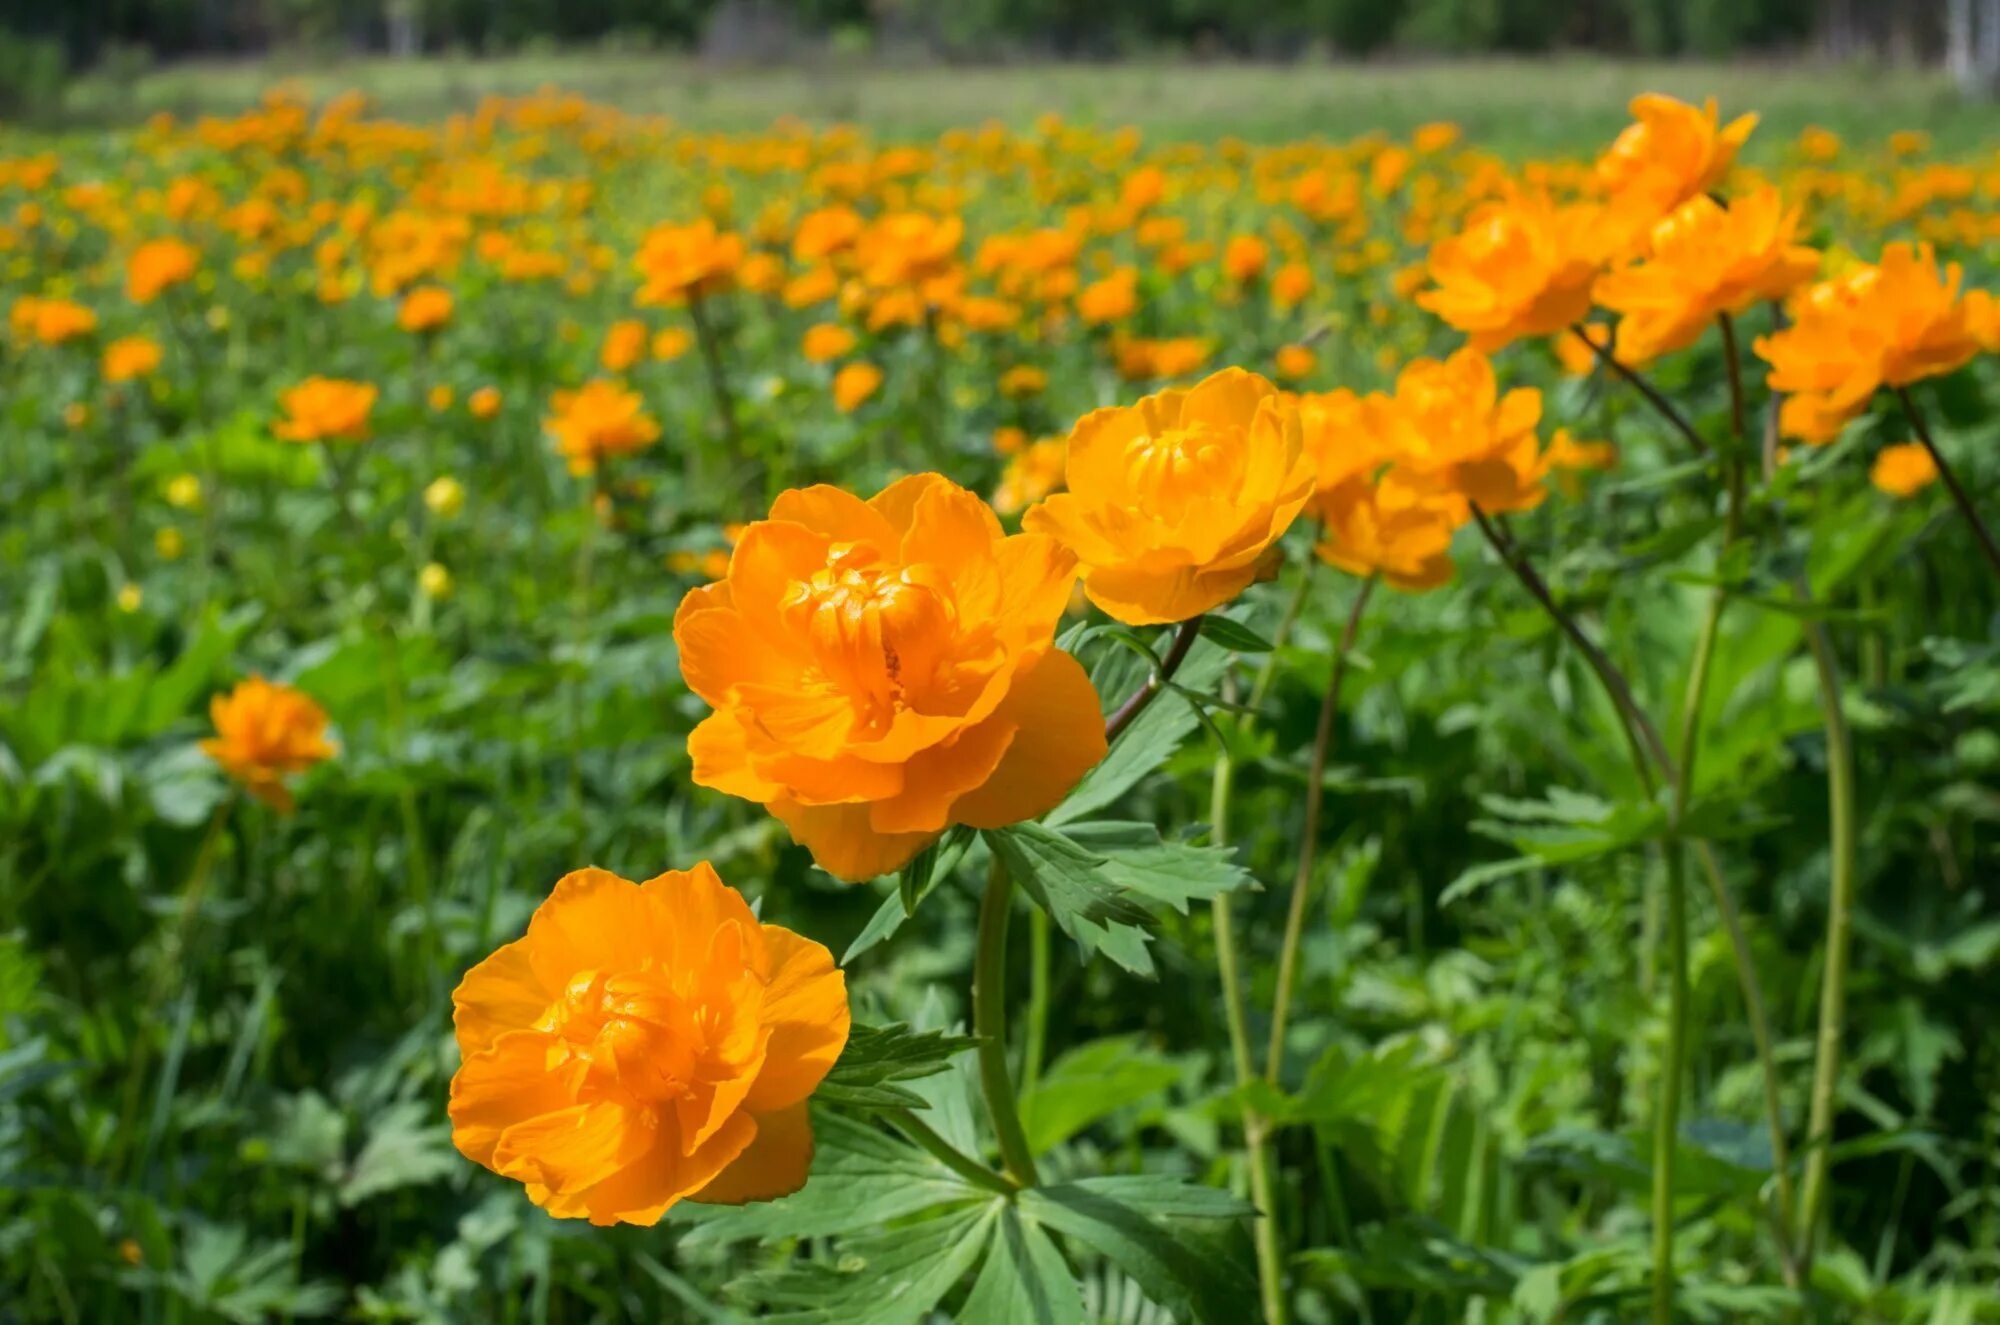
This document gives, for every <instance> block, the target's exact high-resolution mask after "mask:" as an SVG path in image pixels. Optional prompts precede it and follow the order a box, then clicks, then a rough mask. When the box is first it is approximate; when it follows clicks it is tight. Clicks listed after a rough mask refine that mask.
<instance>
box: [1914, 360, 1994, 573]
mask: <svg viewBox="0 0 2000 1325" xmlns="http://www.w3.org/2000/svg"><path fill="white" fill-rule="evenodd" d="M1896 399H1898V400H1900V401H1901V402H1902V403H1903V413H1904V415H1905V416H1907V417H1908V418H1909V420H1910V427H1911V429H1912V430H1913V431H1915V433H1916V434H1917V440H1918V441H1919V442H1922V443H1923V446H1924V450H1926V451H1928V452H1929V453H1930V457H1931V463H1932V464H1934V465H1936V466H1937V472H1938V477H1939V478H1941V479H1943V480H1944V486H1945V489H1946V491H1948V492H1950V493H1951V499H1952V501H1953V502H1954V503H1955V504H1956V505H1957V506H1958V513H1959V514H1960V515H1963V516H1964V517H1965V522H1966V523H1967V524H1969V525H1971V526H1972V533H1973V536H1974V537H1975V538H1977V539H1978V540H1979V550H1980V551H1981V552H1984V553H1985V554H1986V559H1987V560H1988V561H1990V562H1992V563H1993V569H1994V570H1995V571H2000V542H1995V541H1994V538H1993V531H1992V530H1991V529H1988V528H1987V527H1986V522H1985V521H1984V520H1982V519H1980V518H1979V512H1978V510H1976V509H1975V508H1974V507H1973V505H1972V498H1971V496H1969V495H1968V494H1967V493H1966V491H1965V485H1964V484H1962V483H1960V482H1959V481H1958V474H1957V473H1956V472H1955V471H1954V470H1953V469H1952V467H1951V465H1950V463H1949V462H1948V461H1946V460H1945V458H1944V453H1943V452H1942V451H1940V450H1938V448H1937V443H1936V442H1934V441H1932V440H1931V430H1930V426H1929V425H1928V424H1927V423H1926V422H1925V421H1924V415H1923V411H1922V410H1920V409H1918V408H1917V402H1916V400H1915V399H1914V398H1912V397H1911V395H1910V389H1909V388H1908V387H1906V386H1899V387H1897V388H1896Z"/></svg>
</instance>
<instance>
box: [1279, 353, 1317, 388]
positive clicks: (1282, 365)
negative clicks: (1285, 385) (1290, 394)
mask: <svg viewBox="0 0 2000 1325" xmlns="http://www.w3.org/2000/svg"><path fill="white" fill-rule="evenodd" d="M1276 365H1277V370H1278V376H1279V377H1282V378H1284V379H1285V380H1286V381H1287V382H1296V381H1298V380H1299V379H1300V378H1301V377H1304V376H1306V375H1307V374H1308V373H1310V372H1312V370H1313V369H1314V368H1317V367H1318V366H1319V355H1318V354H1317V353H1315V352H1314V350H1313V347H1312V346H1310V345H1281V346H1279V347H1278V354H1277V359H1276Z"/></svg>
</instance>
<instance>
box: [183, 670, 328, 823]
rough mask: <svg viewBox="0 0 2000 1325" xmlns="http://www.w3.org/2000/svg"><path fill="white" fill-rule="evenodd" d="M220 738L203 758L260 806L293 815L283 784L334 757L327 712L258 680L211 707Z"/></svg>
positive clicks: (300, 696)
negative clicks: (267, 806)
mask: <svg viewBox="0 0 2000 1325" xmlns="http://www.w3.org/2000/svg"><path fill="white" fill-rule="evenodd" d="M208 712H209V716H210V718H212V719H213V720H214V722H215V736H214V737H213V738H211V739H209V740H205V741H203V742H202V743H201V750H202V753H203V754H205V755H207V756H208V757H209V758H210V759H213V760H214V761H215V762H216V763H218V764H220V765H221V766H222V771H223V772H225V773H227V774H228V775H229V776H230V777H231V778H234V779H235V780H236V781H237V782H240V783H242V784H243V788H244V790H246V791H248V792H249V793H250V794H251V795H252V796H255V797H256V798H257V799H258V800H260V801H263V802H264V803H265V804H266V805H269V806H271V807H273V808H274V809H277V810H280V811H284V812H286V813H289V812H290V811H291V809H292V806H293V800H292V793H291V790H290V789H289V788H287V787H286V786H285V783H284V779H285V778H286V777H288V776H289V775H291V774H293V773H303V772H305V771H306V770H307V769H309V768H311V767H312V766H313V765H314V764H317V763H319V762H320V761H321V760H324V759H330V758H332V757H333V753H334V749H333V747H332V746H331V745H329V744H327V740H326V711H325V710H324V709H322V708H320V706H319V705H318V704H315V703H313V701H312V698H311V697H310V696H308V695H306V694H304V693H303V692H301V691H298V690H294V689H292V688H291V687H290V686H286V685H273V684H272V683H271V682H269V681H266V680H265V679H264V678H263V677H261V676H253V677H251V678H250V679H249V680H247V681H244V682H243V683H242V684H240V685H238V686H237V687H236V688H235V689H234V690H232V691H230V692H229V693H228V694H227V695H217V696H215V697H214V698H213V699H211V700H210V701H209V704H208Z"/></svg>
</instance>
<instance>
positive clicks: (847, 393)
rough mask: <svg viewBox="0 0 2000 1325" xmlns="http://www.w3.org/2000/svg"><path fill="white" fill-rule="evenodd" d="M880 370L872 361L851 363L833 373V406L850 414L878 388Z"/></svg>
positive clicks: (843, 412) (879, 384)
mask: <svg viewBox="0 0 2000 1325" xmlns="http://www.w3.org/2000/svg"><path fill="white" fill-rule="evenodd" d="M881 386H882V370H881V369H880V368H877V367H876V366H875V365H874V364H872V363H851V364H848V365H847V366H846V367H844V368H842V369H841V370H840V371H839V372H837V373H835V374H834V375H833V407H834V408H835V409H837V410H839V411H840V412H841V413H842V414H852V413H853V412H854V411H855V410H857V409H860V408H861V406H862V405H863V404H865V403H866V402H867V400H868V398H869V397H870V396H872V395H874V394H875V393H876V391H878V390H880V389H881Z"/></svg>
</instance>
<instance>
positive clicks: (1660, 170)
mask: <svg viewBox="0 0 2000 1325" xmlns="http://www.w3.org/2000/svg"><path fill="white" fill-rule="evenodd" d="M1630 109H1631V112H1632V117H1633V119H1634V120H1636V121H1637V123H1635V124H1632V125H1630V126H1628V127H1627V128H1626V129H1625V131H1624V132H1623V133H1620V134H1619V135H1618V137H1617V140H1616V141H1614V142H1613V143H1612V144H1611V146H1610V147H1609V148H1608V149H1607V150H1606V151H1605V153H1604V155H1603V156H1601V157H1599V158H1598V161H1597V179H1598V182H1599V183H1600V184H1601V185H1603V187H1604V189H1605V191H1606V192H1607V193H1608V194H1610V195H1611V196H1612V197H1613V199H1614V200H1615V202H1616V204H1617V205H1618V207H1619V208H1620V210H1625V211H1631V212H1632V213H1633V214H1635V215H1636V216H1638V217H1639V219H1640V220H1642V221H1646V220H1650V219H1652V217H1655V216H1660V215H1663V214H1664V213H1666V212H1668V211H1671V210H1672V209H1673V208H1675V207H1678V206H1680V205H1681V204H1682V203H1684V202H1686V201H1687V200H1688V199H1690V198H1692V197H1695V196H1696V195H1698V194H1702V193H1706V192H1708V191H1709V190H1710V189H1712V188H1714V187H1715V186H1716V185H1718V184H1720V183H1721V182H1722V177H1723V176H1724V175H1726V174H1728V173H1729V167H1730V166H1731V165H1732V164H1733V163H1734V162H1735V160H1736V153H1737V150H1738V149H1739V148H1741V147H1742V146H1743V143H1744V140H1745V139H1747V138H1749V136H1750V132H1751V130H1753V129H1755V128H1756V127H1757V117H1756V116H1755V115H1743V116H1739V117H1738V118H1736V119H1734V120H1731V121H1730V122H1729V124H1728V125H1727V126H1726V127H1724V126H1722V125H1721V123H1720V117H1719V116H1718V115H1717V113H1716V108H1715V101H1714V99H1713V98H1710V99H1709V101H1708V102H1707V103H1706V104H1705V105H1703V106H1701V107H1700V108H1699V109H1697V108H1696V107H1694V106H1690V105H1688V104H1687V103H1686V102H1684V101H1677V100H1675V99H1674V98H1673V97H1668V96H1661V95H1659V94H1658V93H1645V94H1642V95H1640V96H1637V97H1634V98H1633V99H1632V104H1631V107H1630ZM1648 213H1650V215H1648Z"/></svg>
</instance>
